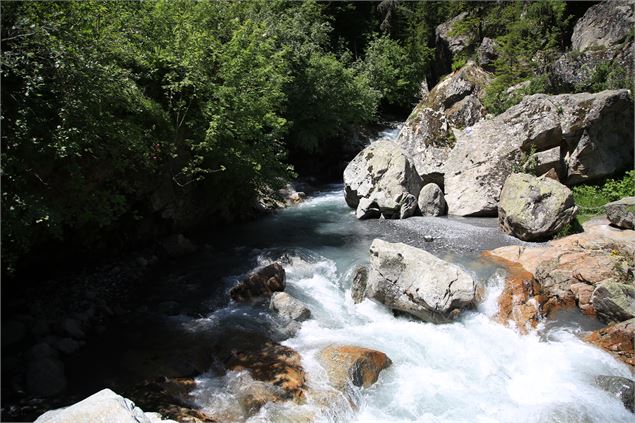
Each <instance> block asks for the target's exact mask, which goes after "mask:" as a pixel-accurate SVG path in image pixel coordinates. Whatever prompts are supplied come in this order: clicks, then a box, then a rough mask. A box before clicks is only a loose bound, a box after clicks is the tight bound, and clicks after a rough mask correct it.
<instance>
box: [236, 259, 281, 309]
mask: <svg viewBox="0 0 635 423" xmlns="http://www.w3.org/2000/svg"><path fill="white" fill-rule="evenodd" d="M284 287H285V272H284V268H283V267H282V265H281V264H280V263H272V264H270V265H268V266H265V267H262V268H260V269H257V270H256V271H254V272H252V273H251V274H249V275H248V276H247V277H246V278H245V279H243V280H242V281H240V282H239V283H238V285H236V286H235V287H233V288H232V289H231V290H230V291H229V295H230V296H231V298H232V299H233V300H234V301H239V302H245V301H250V300H254V299H258V298H261V297H271V295H272V294H273V293H274V292H277V291H284Z"/></svg>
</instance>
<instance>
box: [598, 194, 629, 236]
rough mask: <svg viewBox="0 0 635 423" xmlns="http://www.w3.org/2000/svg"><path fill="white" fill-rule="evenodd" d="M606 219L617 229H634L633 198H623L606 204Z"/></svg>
mask: <svg viewBox="0 0 635 423" xmlns="http://www.w3.org/2000/svg"><path fill="white" fill-rule="evenodd" d="M604 207H605V210H606V217H607V218H608V219H609V220H610V221H611V223H612V224H613V225H615V226H617V227H618V228H623V229H635V197H624V198H622V199H621V200H617V201H613V202H612V203H608V204H607V205H606V206H604Z"/></svg>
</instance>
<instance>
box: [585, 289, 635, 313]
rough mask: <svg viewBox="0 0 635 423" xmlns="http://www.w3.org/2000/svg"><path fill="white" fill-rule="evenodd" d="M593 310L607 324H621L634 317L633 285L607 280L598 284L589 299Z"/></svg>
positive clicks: (634, 298)
mask: <svg viewBox="0 0 635 423" xmlns="http://www.w3.org/2000/svg"><path fill="white" fill-rule="evenodd" d="M591 303H592V304H593V308H594V309H595V312H596V313H597V315H598V316H599V317H601V318H602V319H603V320H605V321H607V322H622V321H624V320H628V319H632V318H634V317H635V285H634V284H633V283H632V282H630V283H629V282H627V283H620V282H619V281H616V280H614V279H608V280H606V281H604V282H602V283H601V284H599V285H598V286H597V287H596V288H595V290H594V291H593V295H592V297H591Z"/></svg>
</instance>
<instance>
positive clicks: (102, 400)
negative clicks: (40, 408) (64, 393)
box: [35, 389, 173, 423]
mask: <svg viewBox="0 0 635 423" xmlns="http://www.w3.org/2000/svg"><path fill="white" fill-rule="evenodd" d="M154 421H157V416H156V414H155V413H148V414H146V413H144V412H143V410H142V409H140V408H139V407H137V406H135V404H134V403H133V402H132V401H130V400H129V399H127V398H124V397H122V396H121V395H117V394H116V393H114V392H113V391H111V390H110V389H103V390H101V391H99V392H97V393H96V394H93V395H91V396H89V397H88V398H86V399H84V400H82V401H80V402H78V403H76V404H73V405H71V406H70V407H66V408H61V409H58V410H51V411H47V412H46V413H44V414H42V415H41V416H40V417H38V418H37V420H35V422H36V423H75V422H109V423H110V422H112V423H151V422H154ZM159 421H169V422H173V420H160V419H159Z"/></svg>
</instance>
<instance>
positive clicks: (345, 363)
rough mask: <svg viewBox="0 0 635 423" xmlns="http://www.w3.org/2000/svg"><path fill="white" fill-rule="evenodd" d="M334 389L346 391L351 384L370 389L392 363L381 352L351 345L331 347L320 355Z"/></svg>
mask: <svg viewBox="0 0 635 423" xmlns="http://www.w3.org/2000/svg"><path fill="white" fill-rule="evenodd" d="M319 359H320V363H322V365H323V366H324V368H325V369H326V372H327V374H328V377H329V381H330V382H331V385H333V387H334V388H336V389H339V390H340V391H346V390H347V388H348V385H349V384H352V385H354V386H357V387H362V388H369V387H370V386H371V385H372V384H374V383H375V382H377V379H378V378H379V373H380V372H381V371H382V370H384V369H386V368H388V367H390V365H391V364H392V361H390V359H389V358H388V356H387V355H386V354H384V353H383V352H381V351H376V350H371V349H368V348H362V347H357V346H351V345H329V346H328V347H326V348H324V349H323V350H322V351H321V352H320V355H319Z"/></svg>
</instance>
